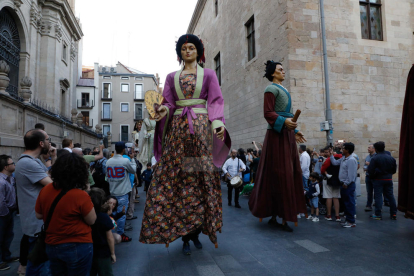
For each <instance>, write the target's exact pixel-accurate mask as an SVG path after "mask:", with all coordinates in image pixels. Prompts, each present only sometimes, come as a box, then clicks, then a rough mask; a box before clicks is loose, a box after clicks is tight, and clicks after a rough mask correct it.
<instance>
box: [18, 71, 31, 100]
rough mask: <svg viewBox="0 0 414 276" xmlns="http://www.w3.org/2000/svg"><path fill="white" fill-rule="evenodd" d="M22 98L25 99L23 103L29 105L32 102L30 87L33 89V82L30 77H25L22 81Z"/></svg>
mask: <svg viewBox="0 0 414 276" xmlns="http://www.w3.org/2000/svg"><path fill="white" fill-rule="evenodd" d="M20 87H21V88H20V97H22V98H23V102H24V103H26V104H28V103H29V102H30V98H31V97H32V91H30V87H32V80H31V79H30V78H29V77H27V76H26V77H24V78H23V79H22V80H21V81H20Z"/></svg>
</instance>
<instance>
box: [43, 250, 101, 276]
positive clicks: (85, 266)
mask: <svg viewBox="0 0 414 276" xmlns="http://www.w3.org/2000/svg"><path fill="white" fill-rule="evenodd" d="M46 253H47V256H48V257H49V261H50V272H51V275H52V276H55V275H56V276H58V275H67V276H89V272H90V270H91V266H92V257H93V244H92V243H62V244H56V245H50V244H46Z"/></svg>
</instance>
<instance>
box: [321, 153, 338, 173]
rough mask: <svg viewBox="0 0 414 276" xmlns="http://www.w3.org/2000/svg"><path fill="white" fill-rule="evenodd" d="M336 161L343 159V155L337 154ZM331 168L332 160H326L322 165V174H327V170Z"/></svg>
mask: <svg viewBox="0 0 414 276" xmlns="http://www.w3.org/2000/svg"><path fill="white" fill-rule="evenodd" d="M334 157H335V159H339V158H342V154H335V155H334ZM330 166H331V158H326V160H325V162H323V164H322V168H321V174H325V172H326V170H327V169H328V168H329V167H330Z"/></svg>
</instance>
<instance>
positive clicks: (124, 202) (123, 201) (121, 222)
mask: <svg viewBox="0 0 414 276" xmlns="http://www.w3.org/2000/svg"><path fill="white" fill-rule="evenodd" d="M116 199H117V200H118V209H116V213H115V214H117V213H121V212H122V208H123V207H124V206H125V211H126V210H127V208H128V202H129V200H128V194H126V195H123V196H116ZM125 220H126V216H125V215H123V216H122V217H121V218H119V219H118V220H117V221H116V223H117V225H118V227H117V229H116V233H118V234H119V235H122V234H123V233H124V228H125Z"/></svg>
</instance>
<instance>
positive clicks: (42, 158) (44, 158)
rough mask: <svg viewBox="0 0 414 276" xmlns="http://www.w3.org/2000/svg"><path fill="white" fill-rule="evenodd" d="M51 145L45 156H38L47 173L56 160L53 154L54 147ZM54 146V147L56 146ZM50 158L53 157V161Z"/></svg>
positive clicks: (55, 154) (55, 155)
mask: <svg viewBox="0 0 414 276" xmlns="http://www.w3.org/2000/svg"><path fill="white" fill-rule="evenodd" d="M53 144H54V143H50V149H49V152H47V153H46V154H41V155H40V156H39V159H40V161H42V163H43V165H45V167H46V168H47V170H48V171H49V170H50V168H51V167H52V164H54V163H55V161H56V158H57V153H55V151H56V147H54V146H53ZM54 145H55V146H56V144H54ZM52 156H53V160H52Z"/></svg>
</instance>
